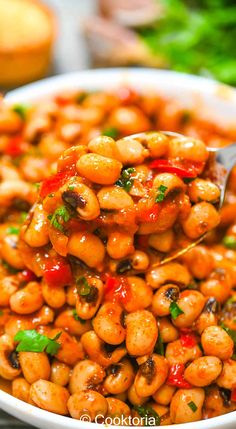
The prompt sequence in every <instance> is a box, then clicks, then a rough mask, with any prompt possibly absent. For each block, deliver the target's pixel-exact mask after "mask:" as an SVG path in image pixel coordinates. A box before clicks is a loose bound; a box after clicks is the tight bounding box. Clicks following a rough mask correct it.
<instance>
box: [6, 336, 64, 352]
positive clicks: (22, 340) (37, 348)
mask: <svg viewBox="0 0 236 429" xmlns="http://www.w3.org/2000/svg"><path fill="white" fill-rule="evenodd" d="M60 335H61V332H59V333H58V334H57V335H56V336H55V337H54V338H52V339H51V338H48V337H46V336H45V335H41V334H39V333H38V332H37V331H35V330H34V329H27V330H24V331H19V332H17V334H16V335H15V337H14V341H16V342H19V344H18V346H17V348H16V351H17V352H38V353H40V352H44V351H45V352H46V353H48V354H49V355H52V356H53V355H55V354H56V353H57V352H58V350H59V348H60V347H61V345H60V344H59V343H57V341H56V340H58V338H59V337H60Z"/></svg>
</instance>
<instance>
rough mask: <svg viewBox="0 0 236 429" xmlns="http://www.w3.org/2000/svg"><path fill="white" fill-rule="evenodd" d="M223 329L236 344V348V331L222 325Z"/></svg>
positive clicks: (235, 345)
mask: <svg viewBox="0 0 236 429" xmlns="http://www.w3.org/2000/svg"><path fill="white" fill-rule="evenodd" d="M220 326H221V328H223V329H224V330H225V331H226V332H227V334H228V335H229V336H230V337H231V338H232V340H233V342H234V347H235V348H236V330H234V329H230V328H228V326H226V325H225V324H224V323H221V325H220Z"/></svg>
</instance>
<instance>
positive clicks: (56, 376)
mask: <svg viewBox="0 0 236 429" xmlns="http://www.w3.org/2000/svg"><path fill="white" fill-rule="evenodd" d="M70 372H71V368H70V367H69V366H68V365H66V364H65V363H63V362H60V361H59V360H57V359H54V360H53V362H52V364H51V375H50V381H51V382H52V383H55V384H59V385H60V386H66V385H67V384H68V383H69V379H70Z"/></svg>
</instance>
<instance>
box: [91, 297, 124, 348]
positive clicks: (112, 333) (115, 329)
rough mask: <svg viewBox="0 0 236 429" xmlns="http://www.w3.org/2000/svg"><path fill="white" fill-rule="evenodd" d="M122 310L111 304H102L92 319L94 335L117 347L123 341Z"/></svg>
mask: <svg viewBox="0 0 236 429" xmlns="http://www.w3.org/2000/svg"><path fill="white" fill-rule="evenodd" d="M122 317H123V309H122V307H121V306H120V305H118V304H116V303H113V302H106V303H104V304H103V305H102V306H101V307H100V309H99V310H98V312H97V314H96V316H95V317H94V319H93V322H92V324H93V328H94V331H95V332H96V334H97V335H98V336H99V337H100V338H101V339H102V340H103V341H104V342H105V343H108V344H113V345H118V344H121V343H123V341H124V340H125V329H124V327H123V325H122Z"/></svg>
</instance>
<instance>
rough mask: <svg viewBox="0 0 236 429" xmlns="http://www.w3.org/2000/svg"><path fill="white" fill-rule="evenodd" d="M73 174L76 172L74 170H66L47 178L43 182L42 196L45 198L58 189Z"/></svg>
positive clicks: (40, 192)
mask: <svg viewBox="0 0 236 429" xmlns="http://www.w3.org/2000/svg"><path fill="white" fill-rule="evenodd" d="M72 176H74V172H73V171H72V170H65V171H60V172H59V173H56V174H54V176H51V177H49V178H48V179H45V180H44V181H43V182H42V184H41V188H40V191H39V195H40V197H41V198H45V197H46V196H47V195H48V194H51V193H53V192H56V191H58V189H59V188H60V187H61V186H63V185H64V184H65V183H66V181H67V180H68V179H69V178H70V177H72Z"/></svg>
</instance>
